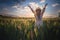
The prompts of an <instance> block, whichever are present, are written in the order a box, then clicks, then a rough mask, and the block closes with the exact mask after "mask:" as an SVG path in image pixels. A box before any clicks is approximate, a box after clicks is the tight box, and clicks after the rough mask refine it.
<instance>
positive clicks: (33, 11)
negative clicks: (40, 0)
mask: <svg viewBox="0 0 60 40" xmlns="http://www.w3.org/2000/svg"><path fill="white" fill-rule="evenodd" d="M28 7H29V8H30V9H31V11H32V12H33V13H35V12H34V10H33V9H32V8H31V6H29V5H28Z"/></svg>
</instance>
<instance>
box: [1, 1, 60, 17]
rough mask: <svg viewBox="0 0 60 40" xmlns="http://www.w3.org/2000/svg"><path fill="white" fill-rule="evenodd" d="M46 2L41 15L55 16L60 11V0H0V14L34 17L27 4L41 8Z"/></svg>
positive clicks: (33, 7)
mask: <svg viewBox="0 0 60 40" xmlns="http://www.w3.org/2000/svg"><path fill="white" fill-rule="evenodd" d="M46 3H48V5H47V8H46V10H45V13H44V15H43V17H57V16H58V13H59V12H60V0H0V15H4V16H12V17H34V14H33V12H32V11H31V10H30V8H29V7H28V5H30V6H31V7H32V9H33V10H35V9H36V8H37V7H40V8H41V9H43V7H44V5H45V4H46Z"/></svg>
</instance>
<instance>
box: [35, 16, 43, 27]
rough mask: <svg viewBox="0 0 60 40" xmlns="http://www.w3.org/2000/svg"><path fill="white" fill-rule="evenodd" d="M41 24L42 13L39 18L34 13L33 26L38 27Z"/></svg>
mask: <svg viewBox="0 0 60 40" xmlns="http://www.w3.org/2000/svg"><path fill="white" fill-rule="evenodd" d="M42 26H43V21H42V15H40V16H39V18H38V16H37V15H35V27H38V28H40V27H42Z"/></svg>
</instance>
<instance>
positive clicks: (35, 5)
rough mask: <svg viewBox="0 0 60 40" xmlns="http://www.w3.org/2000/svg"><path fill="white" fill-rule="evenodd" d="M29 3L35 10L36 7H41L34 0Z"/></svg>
mask: <svg viewBox="0 0 60 40" xmlns="http://www.w3.org/2000/svg"><path fill="white" fill-rule="evenodd" d="M29 5H30V6H31V7H32V8H33V9H34V10H35V9H36V8H37V7H40V8H41V9H42V8H43V7H42V6H41V5H39V4H38V3H35V2H30V3H29Z"/></svg>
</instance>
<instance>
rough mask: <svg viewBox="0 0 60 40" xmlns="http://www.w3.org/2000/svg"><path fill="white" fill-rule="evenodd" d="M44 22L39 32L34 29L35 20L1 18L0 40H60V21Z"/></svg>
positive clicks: (49, 20)
mask: <svg viewBox="0 0 60 40" xmlns="http://www.w3.org/2000/svg"><path fill="white" fill-rule="evenodd" d="M43 21H44V22H43V23H44V24H43V27H42V28H40V32H39V31H38V29H37V28H34V18H30V19H29V18H21V19H20V18H6V17H0V40H40V39H41V38H42V40H60V38H59V36H60V20H59V19H53V18H52V20H51V19H45V20H44V19H43Z"/></svg>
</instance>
